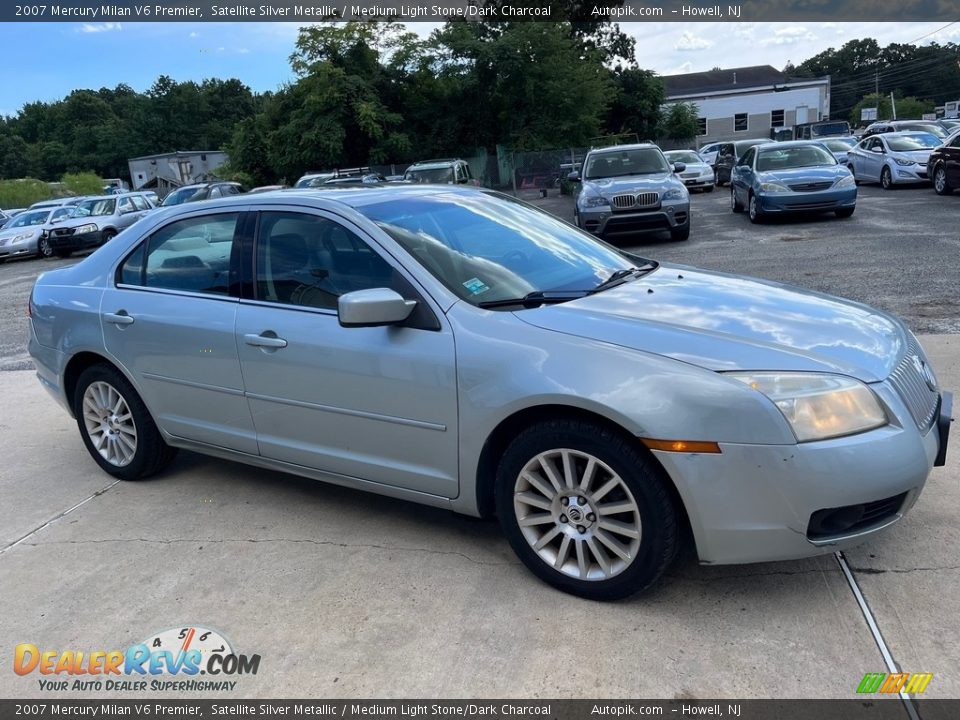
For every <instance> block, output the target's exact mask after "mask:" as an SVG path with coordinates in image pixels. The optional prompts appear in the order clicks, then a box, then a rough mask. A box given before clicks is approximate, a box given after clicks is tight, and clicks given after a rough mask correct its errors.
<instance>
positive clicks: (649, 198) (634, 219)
mask: <svg viewBox="0 0 960 720" xmlns="http://www.w3.org/2000/svg"><path fill="white" fill-rule="evenodd" d="M685 170H686V165H684V164H683V163H670V162H669V161H668V160H667V159H666V158H665V157H664V155H663V153H662V152H661V150H660V148H658V147H657V146H656V145H617V146H614V147H608V148H602V149H599V150H591V151H590V152H589V153H587V156H586V157H585V158H584V160H583V176H582V177H581V176H580V173H579V172H572V173H570V175H569V176H568V179H569V180H571V181H573V182H579V183H580V188H579V190H578V192H577V199H576V204H575V207H574V211H573V212H574V222H576V224H577V226H579V227H582V228H583V229H585V230H588V231H590V232H592V233H594V234H595V235H599V236H601V237H607V238H613V237H615V236H622V235H634V234H636V233H639V232H648V231H651V230H653V231H656V230H669V231H670V237H671V238H672V239H674V240H686V239H687V238H689V237H690V193H689V192H687V188H686V186H685V185H684V184H683V181H682V180H681V179H680V178H679V177H678V176H677V173H682V172H684V171H685Z"/></svg>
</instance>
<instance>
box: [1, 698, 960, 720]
mask: <svg viewBox="0 0 960 720" xmlns="http://www.w3.org/2000/svg"><path fill="white" fill-rule="evenodd" d="M916 707H917V708H918V709H919V715H920V717H921V718H922V719H923V720H940V719H941V718H942V719H943V720H947V719H948V718H957V717H960V700H925V701H919V702H917V703H916ZM0 717H2V718H4V720H13V719H15V718H61V717H70V718H123V717H134V718H244V717H247V718H252V717H258V718H262V717H270V718H281V717H282V718H309V719H310V720H316V719H317V718H338V719H345V720H369V719H370V718H397V719H398V720H421V719H423V718H430V719H431V720H446V719H447V718H451V719H453V718H512V719H513V720H590V719H591V718H597V719H598V720H599V719H607V718H614V719H617V718H649V717H664V718H710V719H711V720H712V719H713V718H727V719H728V720H903V719H904V718H905V717H907V714H906V711H905V708H904V705H903V703H902V701H901V700H900V699H899V698H898V697H897V696H896V695H893V696H890V697H881V696H869V697H863V698H858V699H855V700H542V699H537V700H533V699H530V700H516V699H514V700H337V699H330V700H316V699H312V700H226V699H224V700H216V699H215V700H155V699H142V700H111V699H108V698H104V699H102V700H52V699H45V698H38V699H34V700H0Z"/></svg>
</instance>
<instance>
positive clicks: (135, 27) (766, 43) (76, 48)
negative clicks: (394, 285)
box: [0, 22, 960, 115]
mask: <svg viewBox="0 0 960 720" xmlns="http://www.w3.org/2000/svg"><path fill="white" fill-rule="evenodd" d="M409 27H410V29H412V30H414V31H415V32H418V33H419V34H424V35H425V34H429V32H430V30H431V29H432V28H433V27H435V25H433V24H431V23H411V24H410V25H409ZM622 27H623V29H624V30H625V31H626V32H628V33H629V34H631V35H633V36H634V37H636V39H637V49H636V54H637V61H638V64H639V65H640V67H643V68H646V69H649V70H655V71H656V72H658V73H659V74H661V75H671V74H676V73H683V72H699V71H701V70H709V69H711V68H713V67H717V66H719V67H743V66H747V65H773V66H774V67H776V68H778V69H782V68H783V67H784V66H785V65H786V64H787V62H788V61H789V62H793V63H794V64H799V63H800V62H802V61H803V60H805V59H807V58H808V57H811V56H813V55H816V54H817V53H819V52H821V51H823V50H826V49H827V48H830V47H834V48H839V47H840V46H841V45H843V44H844V43H845V42H847V41H848V40H852V39H857V38H865V37H873V38H875V39H876V40H877V42H878V43H879V44H880V46H881V47H883V46H885V45H887V44H889V43H892V42H897V43H909V42H917V43H918V44H927V43H930V42H932V41H937V42H940V43H944V42H960V22H955V23H951V24H950V25H949V26H947V27H944V24H943V23H942V22H932V23H931V22H926V23H825V22H811V23H797V22H793V23H678V22H673V23H652V22H651V23H626V24H624V25H622ZM297 28H298V25H297V24H295V23H0V47H2V48H3V50H4V53H3V54H4V57H5V60H4V62H3V63H0V115H14V114H16V112H17V111H18V110H19V109H20V108H21V107H22V106H23V105H24V104H25V103H27V102H32V101H35V100H43V101H52V100H57V99H60V98H62V97H64V96H66V95H68V94H69V93H70V92H71V91H72V90H75V89H80V88H91V89H99V88H101V87H111V88H112V87H115V86H116V85H118V84H120V83H125V84H127V85H129V86H131V87H132V88H133V89H134V90H137V91H141V92H142V91H144V90H146V89H147V88H149V87H150V86H151V85H152V84H153V82H154V80H156V78H157V77H158V76H159V75H164V74H165V75H169V76H170V77H172V78H173V79H174V80H177V81H185V80H203V79H204V78H209V77H217V78H231V77H236V78H239V79H240V81H241V82H243V83H245V84H247V85H248V86H250V87H251V88H252V89H253V90H254V91H257V92H263V91H266V90H275V89H277V88H278V87H279V86H280V85H282V84H283V83H285V82H288V81H290V80H292V79H293V74H292V73H291V71H290V63H289V56H290V54H291V52H292V51H293V46H294V41H295V40H296V36H297ZM938 31H939V32H938ZM731 39H732V40H733V41H731Z"/></svg>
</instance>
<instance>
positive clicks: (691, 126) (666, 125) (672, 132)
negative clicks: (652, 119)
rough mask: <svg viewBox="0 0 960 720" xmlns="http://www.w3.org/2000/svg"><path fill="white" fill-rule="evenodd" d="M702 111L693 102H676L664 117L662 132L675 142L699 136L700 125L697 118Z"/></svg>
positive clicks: (691, 139)
mask: <svg viewBox="0 0 960 720" xmlns="http://www.w3.org/2000/svg"><path fill="white" fill-rule="evenodd" d="M699 114H700V111H699V110H698V109H697V106H696V105H695V104H693V103H676V104H675V105H671V106H670V107H669V108H668V109H667V112H666V114H665V116H664V118H663V127H662V130H661V134H662V135H663V136H664V137H667V138H669V139H670V140H673V141H675V142H679V141H686V140H690V141H691V142H692V141H693V140H694V139H695V138H696V137H697V134H698V132H699V125H698V123H697V118H698V117H699Z"/></svg>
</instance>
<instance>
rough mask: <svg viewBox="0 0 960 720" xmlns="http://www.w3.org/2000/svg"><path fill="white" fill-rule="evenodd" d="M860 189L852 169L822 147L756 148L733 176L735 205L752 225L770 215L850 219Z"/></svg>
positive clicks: (804, 144) (780, 145)
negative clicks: (812, 214) (826, 215)
mask: <svg viewBox="0 0 960 720" xmlns="http://www.w3.org/2000/svg"><path fill="white" fill-rule="evenodd" d="M856 205H857V186H856V183H855V182H854V180H853V175H852V174H851V173H850V171H849V170H847V168H845V167H843V166H842V165H839V164H838V163H837V161H836V160H835V159H834V157H833V155H832V154H831V153H830V152H829V151H828V150H827V149H826V148H825V147H823V146H822V145H821V144H819V143H807V142H802V141H801V142H780V143H766V144H763V145H757V146H755V147H752V148H750V149H749V150H748V151H747V152H745V153H744V154H743V156H742V157H741V158H740V160H739V161H738V163H737V165H736V166H735V167H734V168H733V171H732V172H731V174H730V206H731V209H732V210H733V212H735V213H741V212H743V211H744V209H747V211H748V212H749V215H750V221H751V222H755V223H757V222H762V221H763V219H764V218H765V217H767V216H770V215H783V214H787V213H801V212H834V213H836V215H837V217H850V216H851V215H853V211H854V209H855V208H856Z"/></svg>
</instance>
